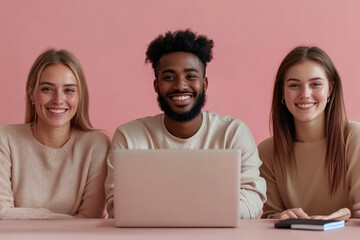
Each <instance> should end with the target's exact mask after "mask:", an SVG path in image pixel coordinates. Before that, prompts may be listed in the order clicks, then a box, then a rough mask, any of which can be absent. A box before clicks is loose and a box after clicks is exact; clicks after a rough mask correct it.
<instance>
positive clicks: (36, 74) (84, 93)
mask: <svg viewBox="0 0 360 240" xmlns="http://www.w3.org/2000/svg"><path fill="white" fill-rule="evenodd" d="M53 64H63V65H65V66H67V67H69V68H70V69H71V71H72V72H73V73H74V75H75V78H76V80H77V82H78V85H79V86H78V89H79V103H78V108H77V111H76V113H75V116H74V117H73V118H72V119H71V123H70V124H71V127H74V128H77V129H80V130H82V131H91V130H94V128H93V126H92V125H91V122H90V118H89V92H88V88H87V84H86V80H85V75H84V72H83V70H82V67H81V65H80V62H79V61H78V60H77V58H76V57H75V56H74V55H73V54H71V53H70V52H68V51H66V50H55V49H49V50H47V51H45V52H43V53H42V54H40V56H39V57H38V58H37V59H36V60H35V62H34V64H33V65H32V67H31V69H30V72H29V75H28V78H27V82H26V113H25V123H36V122H37V113H36V110H35V105H34V104H33V103H32V101H31V99H30V90H32V91H35V90H36V89H37V88H38V86H39V81H40V76H41V74H42V72H43V71H44V69H45V68H46V67H47V66H50V65H53Z"/></svg>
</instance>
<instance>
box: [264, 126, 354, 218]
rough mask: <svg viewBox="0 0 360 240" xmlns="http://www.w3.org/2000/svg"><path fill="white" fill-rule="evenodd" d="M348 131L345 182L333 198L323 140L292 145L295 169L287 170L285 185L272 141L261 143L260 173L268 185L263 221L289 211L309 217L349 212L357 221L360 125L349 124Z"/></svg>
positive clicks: (267, 140)
mask: <svg viewBox="0 0 360 240" xmlns="http://www.w3.org/2000/svg"><path fill="white" fill-rule="evenodd" d="M349 130H350V133H349V135H348V138H347V143H346V155H345V157H346V162H347V166H348V170H347V173H346V182H345V185H344V187H341V188H339V189H338V190H337V191H336V192H335V193H334V194H333V195H331V194H330V193H329V189H330V185H329V183H328V179H327V176H326V172H325V154H326V139H325V138H324V139H321V140H319V141H315V142H296V143H295V145H294V150H295V161H296V168H295V166H294V167H292V168H290V167H289V168H288V174H287V177H286V182H287V185H285V182H284V180H283V175H282V171H281V167H280V164H277V162H276V161H275V160H274V159H273V139H272V138H269V139H266V140H265V141H263V142H262V143H260V145H259V154H260V159H261V160H262V161H263V165H262V166H261V168H260V171H261V176H263V177H264V178H265V180H266V183H267V197H268V200H267V202H266V203H265V204H264V213H263V215H262V218H277V217H278V216H279V214H280V213H281V212H282V211H284V210H286V209H289V208H302V209H303V210H304V211H305V212H306V213H307V214H309V215H328V214H331V213H333V212H335V211H337V210H339V209H340V208H344V207H347V208H349V209H350V210H351V212H352V217H360V124H359V123H355V122H350V123H349Z"/></svg>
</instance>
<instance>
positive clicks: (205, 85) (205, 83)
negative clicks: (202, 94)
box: [204, 77, 209, 91]
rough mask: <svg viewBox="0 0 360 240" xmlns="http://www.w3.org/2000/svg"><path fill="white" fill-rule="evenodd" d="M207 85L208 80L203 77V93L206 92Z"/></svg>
mask: <svg viewBox="0 0 360 240" xmlns="http://www.w3.org/2000/svg"><path fill="white" fill-rule="evenodd" d="M208 85H209V83H208V78H207V77H205V78H204V91H206V90H207V88H208Z"/></svg>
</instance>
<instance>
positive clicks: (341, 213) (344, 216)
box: [311, 208, 351, 220]
mask: <svg viewBox="0 0 360 240" xmlns="http://www.w3.org/2000/svg"><path fill="white" fill-rule="evenodd" d="M350 217H351V212H350V210H349V209H348V208H342V209H340V210H338V211H336V212H334V213H332V214H330V215H328V216H322V215H317V216H311V218H312V219H322V220H349V218H350Z"/></svg>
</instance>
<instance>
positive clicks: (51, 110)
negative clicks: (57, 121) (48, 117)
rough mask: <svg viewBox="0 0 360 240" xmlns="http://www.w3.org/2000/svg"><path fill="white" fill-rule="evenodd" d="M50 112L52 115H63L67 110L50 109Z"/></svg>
mask: <svg viewBox="0 0 360 240" xmlns="http://www.w3.org/2000/svg"><path fill="white" fill-rule="evenodd" d="M49 111H50V112H52V113H63V112H65V109H51V108H50V109H49Z"/></svg>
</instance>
